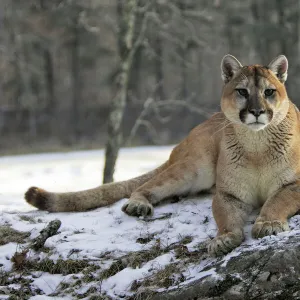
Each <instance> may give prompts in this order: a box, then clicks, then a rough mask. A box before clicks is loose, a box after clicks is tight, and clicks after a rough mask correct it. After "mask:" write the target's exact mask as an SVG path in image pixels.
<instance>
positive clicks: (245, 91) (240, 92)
mask: <svg viewBox="0 0 300 300" xmlns="http://www.w3.org/2000/svg"><path fill="white" fill-rule="evenodd" d="M236 91H237V92H238V93H239V94H240V95H241V96H243V97H247V96H248V91H247V90H246V89H236Z"/></svg>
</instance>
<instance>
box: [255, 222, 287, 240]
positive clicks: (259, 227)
mask: <svg viewBox="0 0 300 300" xmlns="http://www.w3.org/2000/svg"><path fill="white" fill-rule="evenodd" d="M289 230H290V227H289V225H288V223H287V222H282V221H279V220H274V221H256V222H255V223H254V225H253V228H252V236H253V237H254V238H256V239H258V238H262V237H264V236H267V235H276V234H278V233H280V232H283V231H289Z"/></svg>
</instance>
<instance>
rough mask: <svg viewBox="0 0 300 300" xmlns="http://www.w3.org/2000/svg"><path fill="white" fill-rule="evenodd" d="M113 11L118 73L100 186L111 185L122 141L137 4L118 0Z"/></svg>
mask: <svg viewBox="0 0 300 300" xmlns="http://www.w3.org/2000/svg"><path fill="white" fill-rule="evenodd" d="M117 8H118V19H119V34H118V42H119V55H120V71H119V74H118V81H117V86H116V96H115V97H114V98H113V99H112V103H111V111H110V114H109V119H108V125H107V127H108V128H107V134H108V140H107V144H106V148H105V167H104V174H103V182H104V183H107V182H111V181H113V174H114V170H115V165H116V160H117V157H118V153H119V149H120V147H121V145H122V141H123V134H122V128H121V124H122V120H123V115H124V110H125V107H126V104H127V97H128V83H129V78H130V72H131V67H132V63H133V60H134V55H135V52H136V49H137V46H138V45H137V43H138V42H137V41H136V40H134V37H135V30H136V14H137V9H138V0H128V1H122V0H118V4H117Z"/></svg>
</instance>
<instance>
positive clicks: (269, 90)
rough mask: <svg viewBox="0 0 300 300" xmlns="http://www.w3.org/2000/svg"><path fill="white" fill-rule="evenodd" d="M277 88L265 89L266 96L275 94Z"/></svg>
mask: <svg viewBox="0 0 300 300" xmlns="http://www.w3.org/2000/svg"><path fill="white" fill-rule="evenodd" d="M274 92H275V90H272V89H266V90H265V96H266V97H270V96H272V95H273V94H274Z"/></svg>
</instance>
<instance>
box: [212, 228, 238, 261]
mask: <svg viewBox="0 0 300 300" xmlns="http://www.w3.org/2000/svg"><path fill="white" fill-rule="evenodd" d="M243 240H244V236H243V234H236V233H233V232H229V233H226V234H222V235H220V236H217V237H215V238H214V239H213V240H212V241H211V242H210V244H209V245H208V253H209V254H210V255H211V256H221V255H224V254H227V253H228V252H230V251H232V250H233V249H234V248H236V247H238V246H239V245H240V244H241V243H242V242H243Z"/></svg>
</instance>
